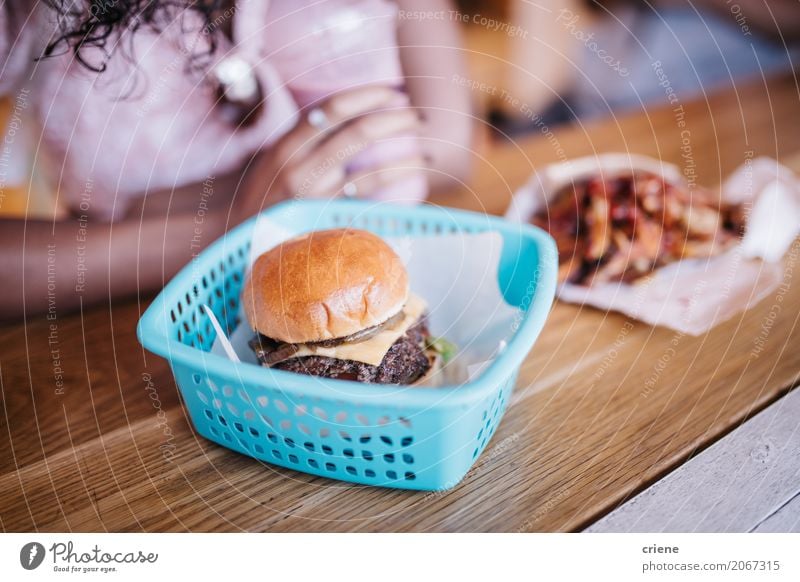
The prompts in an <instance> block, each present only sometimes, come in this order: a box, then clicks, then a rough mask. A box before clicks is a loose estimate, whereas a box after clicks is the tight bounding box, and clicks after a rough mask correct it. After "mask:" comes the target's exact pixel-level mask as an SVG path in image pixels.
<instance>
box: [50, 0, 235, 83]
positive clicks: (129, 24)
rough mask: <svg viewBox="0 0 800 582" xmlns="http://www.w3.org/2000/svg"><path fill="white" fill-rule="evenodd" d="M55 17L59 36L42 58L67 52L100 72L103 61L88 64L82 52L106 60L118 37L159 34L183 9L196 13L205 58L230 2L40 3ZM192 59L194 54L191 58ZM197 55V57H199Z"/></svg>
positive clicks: (119, 0)
mask: <svg viewBox="0 0 800 582" xmlns="http://www.w3.org/2000/svg"><path fill="white" fill-rule="evenodd" d="M44 2H45V4H47V5H48V6H49V7H50V8H51V9H53V10H55V11H56V13H57V14H58V20H59V26H60V30H59V36H58V37H57V38H56V39H55V40H53V41H52V42H51V43H50V44H49V45H48V46H47V48H46V49H45V51H44V54H43V56H44V57H49V56H52V55H54V54H56V53H57V52H58V51H59V50H61V49H63V50H66V51H71V52H72V53H73V54H74V56H75V59H76V60H77V61H78V62H79V63H81V64H82V65H83V66H84V67H86V68H87V69H89V70H91V71H94V72H97V73H101V72H103V71H104V70H105V69H106V61H107V58H106V60H105V61H103V62H100V63H93V62H89V61H88V60H86V59H85V58H84V55H83V54H82V51H83V49H85V48H88V47H96V48H100V49H102V50H103V51H104V52H105V53H106V55H107V57H110V55H111V53H112V52H113V51H112V50H111V49H109V46H114V44H115V43H116V40H117V38H118V35H119V34H121V33H122V32H125V31H127V32H136V31H137V30H139V29H140V28H149V29H151V30H154V31H156V32H160V30H161V27H162V26H163V25H164V24H166V23H169V22H171V21H173V20H175V19H176V18H178V17H179V15H180V14H181V13H183V12H185V11H186V10H187V9H188V10H191V11H194V12H196V13H198V14H199V15H200V16H201V21H202V23H203V26H202V30H203V31H204V32H208V33H209V34H208V35H207V37H208V48H207V51H206V52H205V54H206V55H210V54H212V53H213V52H214V51H215V50H216V48H217V32H218V31H217V28H218V26H217V22H216V19H218V17H219V16H220V15H221V14H222V13H223V11H224V10H225V9H226V7H228V8H229V7H230V6H232V5H233V0H44ZM194 56H195V57H196V56H198V55H194ZM200 56H201V55H200Z"/></svg>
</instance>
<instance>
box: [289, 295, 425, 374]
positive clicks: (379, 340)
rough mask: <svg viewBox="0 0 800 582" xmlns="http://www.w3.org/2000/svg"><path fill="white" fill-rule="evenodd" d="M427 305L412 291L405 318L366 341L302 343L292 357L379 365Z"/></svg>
mask: <svg viewBox="0 0 800 582" xmlns="http://www.w3.org/2000/svg"><path fill="white" fill-rule="evenodd" d="M425 307H427V306H426V305H425V301H423V300H422V299H420V298H419V297H417V296H416V295H414V294H413V293H410V294H409V296H408V301H407V302H406V305H405V307H403V318H402V319H401V320H400V321H398V322H397V323H396V324H394V325H393V326H392V327H390V328H387V329H382V330H380V331H379V332H378V333H376V334H375V335H373V336H372V337H371V338H368V339H365V340H364V341H360V342H352V343H343V344H340V345H338V346H333V347H330V348H325V347H321V346H313V345H312V346H309V345H305V344H302V345H300V346H298V347H299V349H298V350H297V352H295V353H294V354H292V358H303V357H306V356H325V357H326V358H336V359H337V360H353V361H356V362H363V363H364V364H369V365H370V366H378V365H380V363H381V362H382V361H383V357H384V356H385V355H386V352H388V351H389V348H391V347H392V345H394V342H396V341H397V340H398V339H400V338H401V337H402V336H403V334H405V333H406V332H407V331H408V329H409V328H410V327H411V326H413V325H414V324H415V323H416V322H417V321H418V320H419V318H420V317H421V316H422V313H423V312H424V311H425Z"/></svg>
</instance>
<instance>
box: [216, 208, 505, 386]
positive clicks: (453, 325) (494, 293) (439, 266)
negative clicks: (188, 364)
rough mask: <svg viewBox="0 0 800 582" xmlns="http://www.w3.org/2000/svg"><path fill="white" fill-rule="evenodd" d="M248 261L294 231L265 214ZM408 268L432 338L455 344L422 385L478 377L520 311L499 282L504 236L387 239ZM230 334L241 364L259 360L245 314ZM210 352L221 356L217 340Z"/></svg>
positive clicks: (481, 235)
mask: <svg viewBox="0 0 800 582" xmlns="http://www.w3.org/2000/svg"><path fill="white" fill-rule="evenodd" d="M253 232H254V234H253V240H252V247H251V253H250V264H252V263H253V261H254V260H255V259H256V258H257V257H258V256H259V255H261V254H262V253H263V252H265V251H267V250H269V249H271V248H273V247H274V246H276V245H278V244H279V243H281V242H283V241H284V240H286V239H288V238H291V237H293V236H295V235H296V234H298V233H297V232H296V231H294V230H292V229H291V228H289V227H287V226H286V225H281V224H278V223H276V222H274V221H273V220H270V219H269V218H268V217H262V218H261V219H260V220H259V221H258V223H257V224H256V227H255V230H254V231H253ZM384 240H386V242H387V243H389V244H390V245H391V246H392V248H394V249H395V251H396V252H397V254H398V255H399V256H400V258H401V259H402V260H403V262H404V263H405V265H406V269H407V270H408V275H409V281H410V286H411V291H412V292H414V293H415V294H416V295H418V296H420V297H421V298H423V299H424V300H425V301H426V302H427V304H428V321H429V326H430V330H431V333H432V334H433V335H434V336H437V337H438V336H441V337H445V338H447V339H448V340H449V341H451V342H453V343H455V344H456V346H458V352H457V354H456V356H455V357H454V358H453V359H452V360H451V361H450V362H449V363H448V364H446V365H445V366H444V368H443V370H442V372H441V373H440V374H438V375H437V376H438V377H437V378H433V379H432V381H431V382H429V383H426V385H428V386H431V385H444V384H447V385H452V384H460V383H463V382H465V381H467V380H469V379H471V378H474V377H476V376H477V375H478V374H479V373H480V372H481V370H483V368H484V367H485V366H486V365H488V364H489V363H491V361H492V360H493V359H494V357H495V356H496V355H497V354H498V353H499V351H500V350H502V348H503V347H504V346H505V345H506V343H507V342H508V340H509V339H510V338H511V336H512V335H513V333H514V329H515V320H518V317H519V316H518V314H519V310H518V309H517V308H516V307H512V306H510V305H508V304H507V303H506V302H505V301H504V300H503V297H502V295H501V293H500V289H499V287H498V284H497V271H498V266H499V264H500V253H501V251H502V246H503V239H502V237H501V236H500V235H499V234H498V233H496V232H486V233H481V234H443V235H436V236H423V237H408V236H406V237H396V238H385V239H384ZM240 320H241V321H242V324H240V325H239V326H238V327H237V328H236V330H234V331H233V333H232V334H231V337H230V341H231V344H232V345H233V349H234V351H235V352H236V354H237V355H238V356H239V358H240V359H241V360H242V361H243V362H250V363H253V364H257V363H258V362H257V360H256V357H255V354H254V353H253V351H252V350H251V349H250V347H249V346H248V345H247V342H248V341H250V340H251V339H252V337H253V331H252V330H251V329H250V327H249V325H247V322H246V320H245V318H244V317H243V316H242V317H240ZM211 351H212V352H213V353H216V354H219V355H222V356H225V352H224V350H223V348H222V346H221V342H220V341H219V339H217V340H216V341H215V342H214V345H213V346H212V348H211Z"/></svg>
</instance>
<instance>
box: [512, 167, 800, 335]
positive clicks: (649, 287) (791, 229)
mask: <svg viewBox="0 0 800 582" xmlns="http://www.w3.org/2000/svg"><path fill="white" fill-rule="evenodd" d="M631 170H645V171H650V172H653V173H656V174H658V175H661V176H663V177H664V178H665V179H666V180H668V181H670V182H672V183H678V184H680V183H683V182H684V180H683V176H682V175H681V172H680V169H679V168H677V167H676V166H674V165H672V164H667V163H664V162H661V161H659V160H656V159H653V158H648V157H646V156H639V155H629V154H621V153H620V154H603V155H598V156H592V157H586V158H578V159H575V160H571V161H569V162H564V163H559V164H552V165H549V166H546V167H544V168H542V169H541V170H539V171H538V172H537V173H536V174H534V175H533V177H532V178H531V179H530V180H529V181H528V183H527V184H525V185H524V186H523V187H522V188H520V189H519V190H518V191H517V192H516V194H515V195H514V198H513V201H512V204H511V206H510V208H509V210H508V212H507V213H506V218H507V219H509V220H511V221H515V222H529V221H530V220H531V218H532V217H533V215H534V214H535V213H536V212H537V211H538V209H539V208H540V207H541V206H542V205H543V204H544V203H545V201H546V200H549V199H551V197H552V196H554V195H555V194H556V193H558V192H559V191H560V190H561V188H562V187H563V186H565V185H567V184H569V183H570V182H572V181H580V180H582V179H585V178H587V177H590V176H594V175H603V174H607V175H613V174H616V173H619V172H622V171H625V172H629V171H631ZM721 195H722V198H723V200H725V201H727V202H731V203H737V204H745V205H748V206H749V216H748V220H747V228H746V230H745V236H744V238H743V240H742V241H741V243H740V244H738V245H737V246H735V247H733V248H732V249H730V250H728V251H726V252H725V253H723V254H721V255H718V256H716V257H711V258H707V259H687V260H683V261H679V262H676V263H673V264H671V265H668V266H666V267H663V268H660V269H657V270H656V271H654V273H653V274H652V275H651V276H649V277H647V278H645V279H643V280H639V281H636V282H635V283H632V284H627V283H605V284H601V285H594V286H592V287H585V286H581V285H573V284H569V283H565V284H562V285H560V286H559V288H558V291H557V294H558V298H559V299H561V300H562V301H566V302H568V303H577V304H581V305H590V306H592V307H597V308H599V309H603V310H609V311H618V312H620V313H623V314H625V315H628V316H629V317H632V318H634V319H638V320H641V321H644V322H646V323H649V324H651V325H660V326H664V327H668V328H671V329H674V330H676V331H678V332H681V333H686V334H689V335H695V336H696V335H701V334H703V333H705V332H707V331H708V330H709V329H711V328H712V327H714V326H715V325H718V324H719V323H722V322H723V321H725V320H727V319H730V318H731V317H733V316H734V315H736V314H737V313H740V312H742V311H745V310H747V309H749V308H750V307H753V306H755V305H756V304H757V303H758V302H760V301H761V300H762V299H764V298H765V297H767V296H768V295H770V294H771V293H772V292H774V291H775V290H776V289H777V287H778V286H779V285H780V284H781V282H782V280H783V269H782V265H781V259H782V257H783V255H784V254H785V253H786V251H787V250H788V249H789V247H790V246H791V245H792V242H793V241H794V240H795V238H796V237H797V235H798V233H800V180H798V177H797V176H796V175H795V173H794V172H792V171H791V170H790V169H788V168H786V167H785V166H782V165H781V164H779V163H778V162H777V161H776V160H774V159H771V158H763V157H762V158H756V159H750V160H747V161H746V162H745V163H744V164H743V165H742V166H740V167H739V168H738V169H737V170H736V171H734V172H733V173H732V174H731V175H730V176H729V177H728V179H727V180H725V182H724V183H723V184H722V186H721Z"/></svg>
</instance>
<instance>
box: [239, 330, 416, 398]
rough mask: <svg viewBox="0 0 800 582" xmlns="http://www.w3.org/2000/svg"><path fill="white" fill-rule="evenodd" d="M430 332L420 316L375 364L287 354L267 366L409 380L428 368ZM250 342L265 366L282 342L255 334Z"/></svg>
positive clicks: (365, 379)
mask: <svg viewBox="0 0 800 582" xmlns="http://www.w3.org/2000/svg"><path fill="white" fill-rule="evenodd" d="M429 336H430V332H429V331H428V322H427V320H426V319H425V318H422V319H420V320H419V321H418V322H417V323H416V324H415V325H413V326H412V327H410V328H409V329H408V331H406V333H405V334H403V336H401V337H400V338H399V339H398V340H397V341H396V342H394V344H392V347H391V348H389V351H388V352H386V355H385V356H384V357H383V360H381V363H380V364H379V365H377V366H371V365H370V364H365V363H364V362H355V361H353V360H339V359H336V358H329V357H326V356H303V357H300V358H289V359H286V360H283V361H281V362H278V363H276V364H272V365H271V366H270V367H271V368H277V369H278V370H286V371H288V372H296V373H298V374H309V375H311V376H323V377H325V378H337V379H339V380H355V381H357V382H368V383H372V384H412V383H414V382H416V381H417V380H419V378H421V377H422V376H423V375H424V374H425V373H426V372H427V371H428V369H429V368H430V361H429V360H428V356H427V355H426V354H425V341H426V340H427V339H428V337H429ZM250 345H251V347H252V348H253V350H254V351H255V353H256V356H257V357H258V359H259V361H260V362H261V363H262V365H265V366H266V365H268V364H267V362H268V361H269V355H270V353H272V352H274V351H275V350H277V349H280V347H281V345H282V344H278V343H277V342H275V341H273V340H271V339H270V338H268V337H266V336H263V335H257V336H256V337H255V338H254V339H253V340H252V341H251V342H250ZM283 345H285V344H283Z"/></svg>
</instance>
